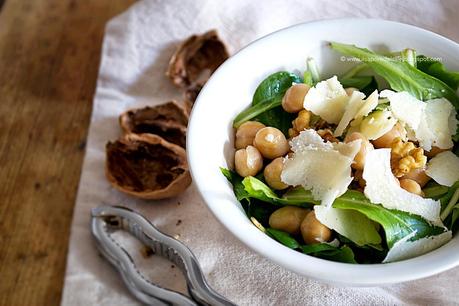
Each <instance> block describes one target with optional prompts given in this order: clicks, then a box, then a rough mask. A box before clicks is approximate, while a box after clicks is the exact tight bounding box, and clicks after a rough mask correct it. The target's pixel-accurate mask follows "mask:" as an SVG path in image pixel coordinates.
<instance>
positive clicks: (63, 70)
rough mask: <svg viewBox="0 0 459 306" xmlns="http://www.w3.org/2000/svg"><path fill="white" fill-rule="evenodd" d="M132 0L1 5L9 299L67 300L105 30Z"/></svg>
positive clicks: (0, 157) (3, 259)
mask: <svg viewBox="0 0 459 306" xmlns="http://www.w3.org/2000/svg"><path fill="white" fill-rule="evenodd" d="M0 1H1V0H0ZM133 2H134V0H78V1H76V0H73V1H72V0H42V1H29V0H8V1H6V2H5V4H4V6H3V8H2V10H1V12H0V173H1V175H0V199H1V201H0V203H1V205H0V275H1V278H2V280H1V281H0V304H1V305H56V304H58V303H59V302H60V296H61V292H62V281H63V275H64V270H65V261H66V254H67V245H68V236H69V230H70V222H71V218H72V212H73V205H74V201H75V196H76V190H77V186H78V182H79V177H80V169H81V162H82V159H83V154H84V147H85V138H86V134H87V128H88V123H89V117H90V113H91V107H92V97H93V94H94V89H95V84H96V78H97V70H98V64H99V54H100V47H101V43H102V37H103V30H104V26H105V23H106V21H107V20H109V19H110V18H112V17H113V16H114V15H116V14H118V13H120V12H122V11H123V10H125V9H126V8H127V7H128V6H129V5H130V4H132V3H133Z"/></svg>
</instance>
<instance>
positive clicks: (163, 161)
mask: <svg viewBox="0 0 459 306" xmlns="http://www.w3.org/2000/svg"><path fill="white" fill-rule="evenodd" d="M105 174H106V176H107V179H108V181H109V182H110V183H111V184H112V185H113V186H114V187H115V188H116V189H118V190H120V191H122V192H124V193H127V194H130V195H132V196H136V197H139V198H143V199H154V200H158V199H164V198H169V197H173V196H176V195H178V194H180V193H181V192H183V191H184V190H185V189H186V188H187V187H188V186H189V185H190V184H191V176H190V172H189V170H188V165H187V161H186V153H185V150H184V149H183V148H182V147H180V146H177V145H175V144H172V143H170V142H168V141H165V140H164V139H163V138H161V137H159V136H157V135H152V134H140V135H137V134H126V135H124V136H123V137H122V138H121V139H119V140H117V141H115V142H108V143H107V145H106V164H105Z"/></svg>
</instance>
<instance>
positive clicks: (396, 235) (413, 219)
mask: <svg viewBox="0 0 459 306" xmlns="http://www.w3.org/2000/svg"><path fill="white" fill-rule="evenodd" d="M302 192H303V194H304V199H305V200H309V199H310V197H311V192H310V191H306V190H303V191H302ZM288 193H289V192H287V193H286V194H285V195H284V197H289V195H288ZM300 193H301V191H300V190H298V189H297V190H296V191H295V198H296V199H299V197H300ZM333 207H334V208H339V209H350V210H355V211H358V212H360V213H362V214H364V215H365V216H367V217H368V218H369V219H370V220H373V221H375V222H377V223H379V224H381V226H382V227H383V229H384V232H385V233H386V242H387V246H388V247H389V248H391V247H392V246H393V245H394V243H395V242H397V241H399V240H400V239H402V238H404V237H406V236H407V235H410V234H412V233H415V234H414V236H413V238H412V239H411V240H412V241H414V240H417V239H419V238H423V237H428V236H434V235H438V234H441V233H443V232H444V229H443V228H441V227H438V226H434V225H432V224H430V223H429V222H428V221H426V220H424V219H423V218H422V217H421V216H418V215H412V214H410V213H407V212H403V211H399V210H394V209H387V208H384V207H383V206H381V205H379V204H373V203H371V202H370V200H368V198H367V197H365V195H364V194H363V193H361V192H358V191H355V190H348V191H346V192H345V193H344V194H343V195H342V196H340V197H338V198H337V199H336V200H335V202H333Z"/></svg>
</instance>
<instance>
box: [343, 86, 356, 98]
mask: <svg viewBox="0 0 459 306" xmlns="http://www.w3.org/2000/svg"><path fill="white" fill-rule="evenodd" d="M357 90H358V89H357V88H355V87H348V88H344V91H345V92H346V94H347V95H348V96H349V97H350V96H352V93H353V92H354V91H357Z"/></svg>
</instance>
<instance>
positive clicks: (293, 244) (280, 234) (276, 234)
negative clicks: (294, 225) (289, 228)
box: [266, 228, 300, 249]
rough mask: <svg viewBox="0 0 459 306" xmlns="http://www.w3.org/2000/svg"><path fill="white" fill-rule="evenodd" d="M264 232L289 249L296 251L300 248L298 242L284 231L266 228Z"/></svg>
mask: <svg viewBox="0 0 459 306" xmlns="http://www.w3.org/2000/svg"><path fill="white" fill-rule="evenodd" d="M266 232H267V233H268V234H269V235H270V236H271V237H272V238H274V239H276V240H277V241H279V242H280V243H282V244H283V245H285V246H286V247H289V248H291V249H297V248H299V247H300V245H299V243H298V241H296V240H295V238H293V237H292V236H290V235H289V234H288V233H286V232H284V231H280V230H277V229H274V228H267V229H266Z"/></svg>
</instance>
